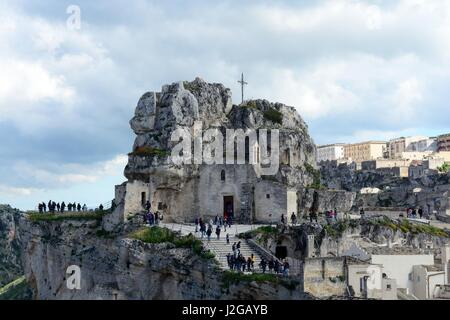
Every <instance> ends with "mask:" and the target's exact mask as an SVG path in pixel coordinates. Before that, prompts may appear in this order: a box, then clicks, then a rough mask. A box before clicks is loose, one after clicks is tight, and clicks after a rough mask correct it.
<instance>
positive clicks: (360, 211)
mask: <svg viewBox="0 0 450 320" xmlns="http://www.w3.org/2000/svg"><path fill="white" fill-rule="evenodd" d="M359 215H360V216H361V219H364V217H365V215H366V213H365V212H364V208H361V209H360V210H359Z"/></svg>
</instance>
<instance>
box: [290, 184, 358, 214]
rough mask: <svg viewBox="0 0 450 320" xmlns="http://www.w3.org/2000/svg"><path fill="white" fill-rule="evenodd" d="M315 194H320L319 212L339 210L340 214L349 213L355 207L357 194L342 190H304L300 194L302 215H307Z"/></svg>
mask: <svg viewBox="0 0 450 320" xmlns="http://www.w3.org/2000/svg"><path fill="white" fill-rule="evenodd" d="M314 192H317V194H318V204H319V208H318V210H319V212H325V211H327V210H334V209H337V211H338V212H348V211H350V210H351V209H352V207H353V206H354V201H355V199H356V193H355V192H347V191H342V190H314V189H304V190H303V192H299V194H300V195H299V209H298V211H299V212H300V213H302V214H307V213H308V210H309V208H311V206H312V203H313V195H314Z"/></svg>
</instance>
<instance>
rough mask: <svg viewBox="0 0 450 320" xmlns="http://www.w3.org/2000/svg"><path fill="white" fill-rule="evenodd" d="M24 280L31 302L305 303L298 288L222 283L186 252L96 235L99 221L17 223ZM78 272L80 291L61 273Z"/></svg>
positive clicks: (207, 263) (206, 263) (210, 267)
mask: <svg viewBox="0 0 450 320" xmlns="http://www.w3.org/2000/svg"><path fill="white" fill-rule="evenodd" d="M20 226H21V230H24V232H23V234H24V236H23V237H24V242H23V244H24V248H23V250H24V252H25V254H24V267H25V275H26V278H27V279H28V281H29V283H30V284H31V286H32V287H33V291H34V293H35V297H34V298H35V299H45V300H47V299H48V300H62V299H88V300H115V299H117V300H125V299H126V300H150V299H151V300H175V299H177V300H179V299H183V300H204V299H252V300H255V299H310V297H309V296H308V295H306V294H304V293H303V292H302V291H301V290H299V288H297V287H285V286H282V285H277V284H274V283H270V282H259V283H248V282H242V283H227V282H226V281H225V280H226V279H225V278H224V274H223V271H222V270H221V269H219V268H218V267H217V265H216V264H215V263H214V262H213V261H211V260H204V259H202V258H201V257H200V256H198V255H196V254H194V253H193V252H192V250H191V249H189V248H177V247H175V245H174V244H173V243H156V244H147V243H144V242H141V241H139V240H135V239H131V238H129V237H128V236H127V234H119V235H117V234H115V235H110V236H105V235H101V233H99V231H100V230H101V228H100V227H99V223H98V221H84V222H83V221H73V220H67V221H54V222H45V221H40V222H34V223H33V222H31V221H29V220H27V219H22V220H21V223H20ZM71 265H77V266H79V267H80V269H81V288H80V289H79V290H71V289H69V288H68V287H67V284H66V282H67V278H68V274H66V270H67V268H68V267H69V266H71Z"/></svg>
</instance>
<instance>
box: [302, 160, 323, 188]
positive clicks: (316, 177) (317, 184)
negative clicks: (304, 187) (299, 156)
mask: <svg viewBox="0 0 450 320" xmlns="http://www.w3.org/2000/svg"><path fill="white" fill-rule="evenodd" d="M305 170H306V172H307V173H308V174H309V175H310V176H312V178H313V182H312V184H310V185H309V186H308V187H309V188H311V189H318V190H321V189H325V186H323V185H322V182H321V179H320V171H319V170H317V169H314V167H313V166H312V165H310V164H309V163H305Z"/></svg>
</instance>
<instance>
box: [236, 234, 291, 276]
mask: <svg viewBox="0 0 450 320" xmlns="http://www.w3.org/2000/svg"><path fill="white" fill-rule="evenodd" d="M231 250H232V252H231V253H228V254H227V263H228V267H229V268H230V270H235V271H242V272H246V271H247V272H254V271H255V256H254V255H253V254H251V256H250V257H247V259H246V258H245V257H244V256H243V255H242V253H241V242H240V241H239V242H237V243H236V242H235V243H233V245H232V246H231ZM259 266H260V267H261V270H262V273H266V271H267V269H268V272H269V273H275V274H283V275H284V276H288V275H289V262H288V261H287V260H285V261H284V262H283V263H280V261H279V260H278V259H271V260H269V261H266V259H264V258H262V259H261V262H260V263H259Z"/></svg>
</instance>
